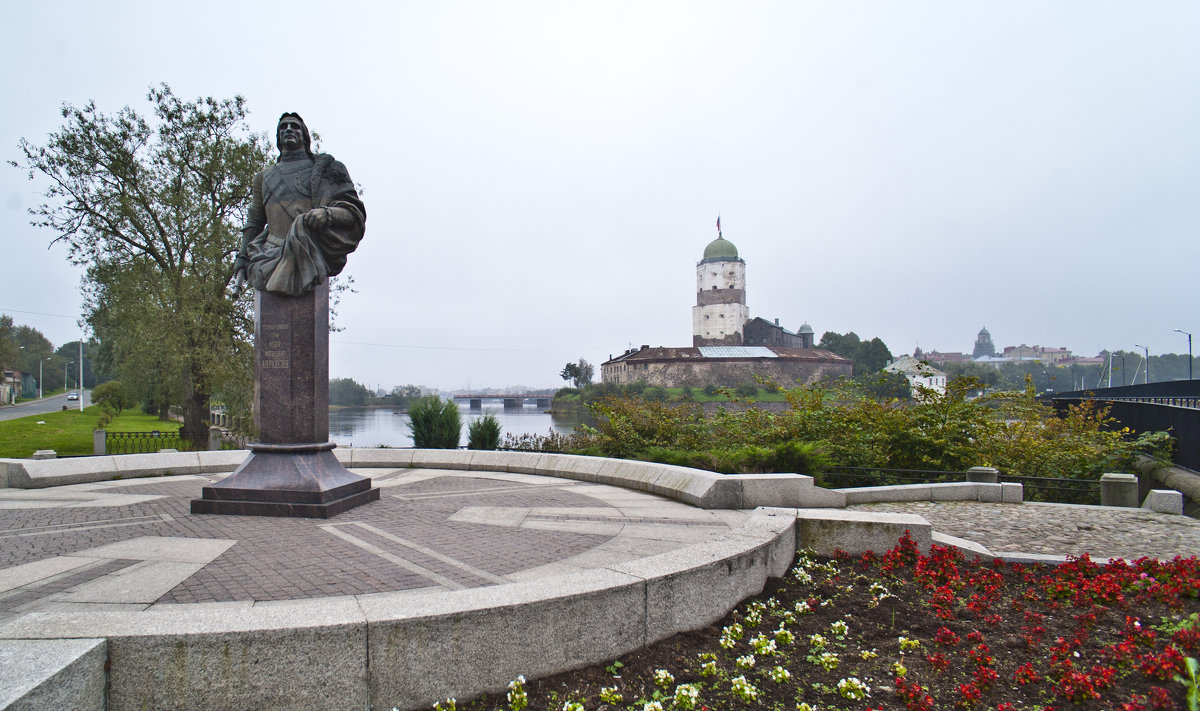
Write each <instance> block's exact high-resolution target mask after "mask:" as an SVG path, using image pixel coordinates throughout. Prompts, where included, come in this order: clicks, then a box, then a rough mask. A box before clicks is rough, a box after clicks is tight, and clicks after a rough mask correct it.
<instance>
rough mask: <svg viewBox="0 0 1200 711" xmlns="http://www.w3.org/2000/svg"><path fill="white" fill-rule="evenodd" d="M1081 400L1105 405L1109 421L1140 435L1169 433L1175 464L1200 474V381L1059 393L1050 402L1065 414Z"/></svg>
mask: <svg viewBox="0 0 1200 711" xmlns="http://www.w3.org/2000/svg"><path fill="white" fill-rule="evenodd" d="M1084 400H1094V401H1097V402H1103V403H1105V404H1107V405H1108V407H1109V410H1108V413H1109V415H1110V416H1111V417H1113V418H1114V419H1116V421H1117V422H1119V423H1120V424H1121V426H1122V427H1128V428H1129V429H1131V430H1133V431H1134V432H1137V433H1139V434H1140V433H1142V432H1155V431H1160V430H1165V431H1168V432H1170V433H1171V436H1172V437H1174V438H1175V452H1174V456H1173V458H1174V462H1175V464H1177V465H1178V466H1181V467H1185V468H1187V469H1191V470H1192V471H1200V380H1175V381H1171V382H1166V383H1147V384H1145V385H1125V386H1122V387H1115V388H1096V389H1094V390H1076V391H1073V392H1068V393H1059V394H1057V395H1055V396H1054V397H1053V398H1052V399H1051V402H1052V403H1053V404H1054V407H1055V408H1056V409H1059V410H1064V409H1066V408H1067V407H1068V406H1069V405H1072V404H1075V403H1078V402H1081V401H1084Z"/></svg>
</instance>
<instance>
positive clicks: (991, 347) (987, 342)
mask: <svg viewBox="0 0 1200 711" xmlns="http://www.w3.org/2000/svg"><path fill="white" fill-rule="evenodd" d="M994 355H996V345H995V344H994V343H992V334H990V333H988V330H987V326H984V327H983V328H981V329H980V330H979V335H978V336H976V337H975V350H973V351H971V357H972V358H978V357H980V356H994Z"/></svg>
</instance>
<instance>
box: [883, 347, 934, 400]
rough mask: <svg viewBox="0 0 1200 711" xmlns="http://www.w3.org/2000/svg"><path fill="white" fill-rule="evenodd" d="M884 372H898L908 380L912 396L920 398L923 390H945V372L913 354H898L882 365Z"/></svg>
mask: <svg viewBox="0 0 1200 711" xmlns="http://www.w3.org/2000/svg"><path fill="white" fill-rule="evenodd" d="M883 370H884V372H887V373H900V374H901V375H903V376H904V377H905V379H907V380H908V387H909V388H910V389H911V390H912V394H913V397H915V398H918V399H919V398H920V397H921V393H922V392H923V390H922V389H924V392H930V391H931V392H935V393H939V394H942V393H945V392H946V374H945V373H943V372H942V371H940V370H938V369H937V368H934V367H933V366H931V365H929V363H928V362H923V361H921V360H919V359H917V358H916V357H914V356H909V355H906V356H900V357H899V358H897V359H896V360H894V361H892V362H891V363H888V364H887V365H885V366H884V367H883Z"/></svg>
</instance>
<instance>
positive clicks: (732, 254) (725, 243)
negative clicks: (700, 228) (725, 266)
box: [704, 236, 738, 262]
mask: <svg viewBox="0 0 1200 711" xmlns="http://www.w3.org/2000/svg"><path fill="white" fill-rule="evenodd" d="M737 258H738V251H737V247H734V246H733V242H730V241H729V240H727V239H725V238H724V237H720V236H718V237H717V238H716V239H714V240H713V241H712V242H709V243H708V246H707V247H705V248H704V261H706V262H707V261H708V260H710V259H737Z"/></svg>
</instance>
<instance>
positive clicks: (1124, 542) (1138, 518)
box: [847, 501, 1200, 560]
mask: <svg viewBox="0 0 1200 711" xmlns="http://www.w3.org/2000/svg"><path fill="white" fill-rule="evenodd" d="M847 508H849V509H854V510H858V511H896V512H900V513H914V514H919V515H921V516H924V517H925V519H926V520H927V521H929V522H930V523H931V524H933V530H935V531H938V532H939V533H946V534H949V535H951V536H958V537H959V538H966V539H968V540H972V541H975V542H977V543H981V544H982V545H984V546H986V547H987V549H988V550H990V551H992V552H1020V553H1044V554H1050V555H1081V554H1083V553H1087V554H1089V555H1090V556H1091V557H1093V558H1124V559H1126V560H1133V559H1136V558H1142V557H1147V556H1148V557H1153V558H1163V559H1170V558H1173V557H1175V556H1185V557H1186V556H1193V555H1200V521H1197V520H1196V519H1192V518H1188V517H1186V516H1171V515H1168V514H1161V513H1155V512H1153V511H1148V510H1142V509H1126V508H1117V507H1112V506H1108V507H1104V506H1067V505H1063V504H1042V503H1025V504H1021V505H1019V506H1016V505H1012V504H981V503H977V502H973V501H938V502H934V501H912V502H898V503H880V504H858V505H855V506H848V507H847Z"/></svg>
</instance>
